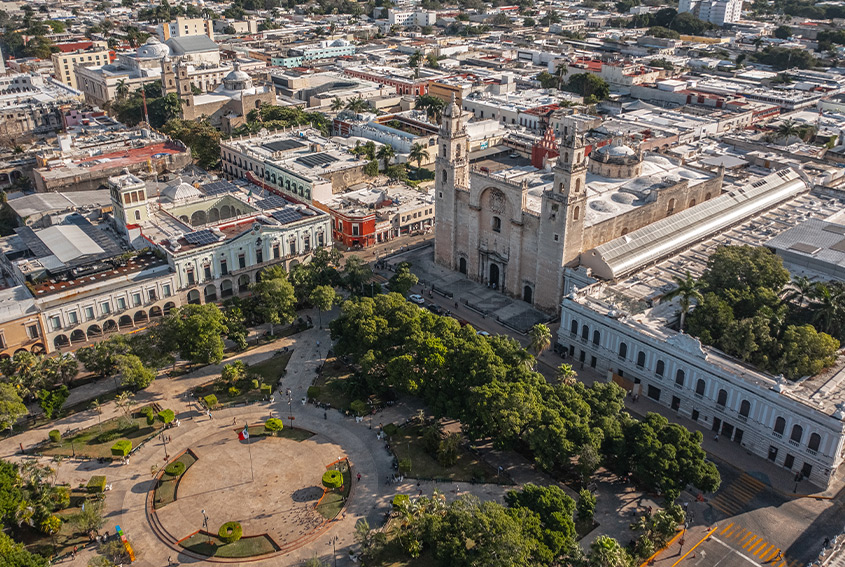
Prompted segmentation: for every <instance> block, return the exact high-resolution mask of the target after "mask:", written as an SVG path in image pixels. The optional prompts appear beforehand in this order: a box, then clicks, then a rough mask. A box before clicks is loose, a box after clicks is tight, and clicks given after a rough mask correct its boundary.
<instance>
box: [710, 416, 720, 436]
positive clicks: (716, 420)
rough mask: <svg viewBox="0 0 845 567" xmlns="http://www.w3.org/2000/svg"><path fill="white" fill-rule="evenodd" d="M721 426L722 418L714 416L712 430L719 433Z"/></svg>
mask: <svg viewBox="0 0 845 567" xmlns="http://www.w3.org/2000/svg"><path fill="white" fill-rule="evenodd" d="M721 427H722V420H721V419H719V418H718V417H714V418H713V428H712V429H711V431H715V432H716V433H719V429H720V428H721Z"/></svg>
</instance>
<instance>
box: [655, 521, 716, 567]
mask: <svg viewBox="0 0 845 567" xmlns="http://www.w3.org/2000/svg"><path fill="white" fill-rule="evenodd" d="M712 533H713V528H712V527H710V526H693V527H691V528H690V529H688V530H682V531H679V532H678V533H677V534H676V535H675V537H674V538H672V539H671V540H670V541H669V543H668V544H666V547H664V548H663V549H661V550H658V551H657V553H655V554H654V555H652V556H651V558H650V559H649V560H647V561H645V562H643V564H642V566H641V567H644V566H651V567H677V566H679V565H686V564H695V560H696V559H697V558H698V553H697V548H698V546H699V545H700V544H702V543H704V542H705V541H706V540H707V539H708V538H709V537H710V534H712Z"/></svg>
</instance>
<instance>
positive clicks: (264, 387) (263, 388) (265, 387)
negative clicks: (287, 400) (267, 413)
mask: <svg viewBox="0 0 845 567" xmlns="http://www.w3.org/2000/svg"><path fill="white" fill-rule="evenodd" d="M272 391H273V388H272V387H271V386H270V384H261V393H262V394H263V395H265V396H269V395H270V392H272Z"/></svg>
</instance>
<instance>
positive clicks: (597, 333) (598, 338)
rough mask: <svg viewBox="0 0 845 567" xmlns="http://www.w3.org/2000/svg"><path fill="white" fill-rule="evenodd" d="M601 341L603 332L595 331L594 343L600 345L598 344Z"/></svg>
mask: <svg viewBox="0 0 845 567" xmlns="http://www.w3.org/2000/svg"><path fill="white" fill-rule="evenodd" d="M600 342H601V333H599V332H598V331H593V344H594V345H596V346H598V344H599V343H600Z"/></svg>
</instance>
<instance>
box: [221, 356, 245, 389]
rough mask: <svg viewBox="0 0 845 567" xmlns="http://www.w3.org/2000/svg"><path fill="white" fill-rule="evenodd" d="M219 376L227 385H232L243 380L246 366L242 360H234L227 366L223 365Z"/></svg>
mask: <svg viewBox="0 0 845 567" xmlns="http://www.w3.org/2000/svg"><path fill="white" fill-rule="evenodd" d="M220 376H221V378H223V380H225V381H226V382H227V383H229V384H234V383H236V382H238V381H240V380H243V379H244V377H245V376H246V365H245V364H244V362H243V360H236V361H234V362H231V363H229V364H224V365H223V370H222V371H221V373H220Z"/></svg>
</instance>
